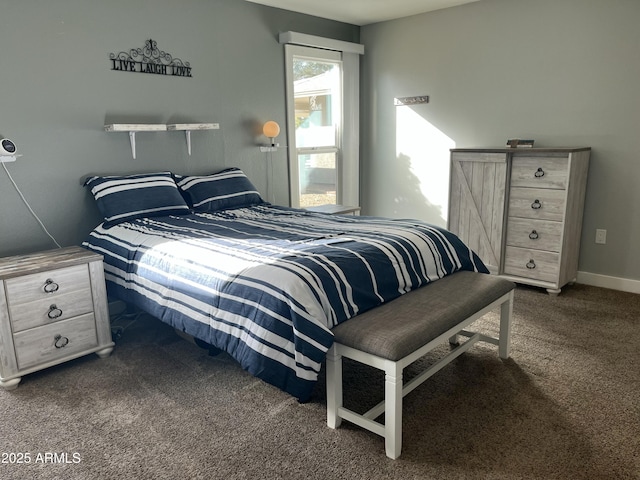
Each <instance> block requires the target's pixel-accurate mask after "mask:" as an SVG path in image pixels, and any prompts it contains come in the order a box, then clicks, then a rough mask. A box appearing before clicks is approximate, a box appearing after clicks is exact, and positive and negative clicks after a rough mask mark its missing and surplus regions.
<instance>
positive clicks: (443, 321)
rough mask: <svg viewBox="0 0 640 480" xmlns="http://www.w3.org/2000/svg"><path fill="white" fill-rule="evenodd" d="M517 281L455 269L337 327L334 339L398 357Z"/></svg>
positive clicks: (373, 351) (488, 302)
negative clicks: (445, 275) (454, 271)
mask: <svg viewBox="0 0 640 480" xmlns="http://www.w3.org/2000/svg"><path fill="white" fill-rule="evenodd" d="M513 288H515V284H514V283H513V282H510V281H508V280H505V279H503V278H499V277H496V276H493V275H487V274H484V273H475V272H468V271H461V272H456V273H454V274H453V275H449V276H447V277H445V278H442V279H440V280H437V281H435V282H433V283H430V284H427V285H425V286H423V287H421V288H418V289H416V290H413V291H411V292H409V293H406V294H404V295H402V296H400V297H399V298H396V299H394V300H392V301H390V302H388V303H386V304H383V305H381V306H379V307H377V308H374V309H372V310H369V311H367V312H364V313H362V314H360V315H357V316H355V317H354V318H352V319H350V320H348V321H346V322H343V323H341V324H340V325H338V326H336V327H335V328H333V330H332V332H333V334H334V336H335V341H336V342H338V343H341V344H342V345H346V346H348V347H352V348H355V349H356V350H360V351H363V352H366V353H371V354H373V355H376V356H378V357H383V358H386V359H389V360H393V361H398V360H400V359H402V358H404V357H406V356H407V355H409V354H411V353H413V352H415V351H416V350H417V349H418V348H420V347H422V346H423V345H426V344H427V343H429V342H430V341H431V340H433V339H434V338H436V337H438V336H439V335H442V334H443V333H444V332H446V331H447V330H448V329H450V328H451V327H453V326H455V325H457V324H458V323H460V322H462V321H463V320H465V319H466V318H468V317H470V316H471V315H473V314H474V313H476V312H478V311H479V310H481V309H483V308H484V307H486V306H487V305H489V304H490V303H491V302H493V301H495V300H497V299H498V298H500V297H501V296H502V295H504V294H505V293H508V292H509V291H511V290H512V289H513Z"/></svg>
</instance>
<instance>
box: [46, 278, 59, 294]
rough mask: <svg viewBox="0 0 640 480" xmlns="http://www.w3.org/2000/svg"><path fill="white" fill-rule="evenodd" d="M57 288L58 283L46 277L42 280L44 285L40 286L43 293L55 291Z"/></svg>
mask: <svg viewBox="0 0 640 480" xmlns="http://www.w3.org/2000/svg"><path fill="white" fill-rule="evenodd" d="M59 288H60V285H58V284H57V283H56V282H54V281H53V280H51V279H50V278H47V280H46V281H45V282H44V285H43V286H42V290H44V292H45V293H53V292H57V291H58V289H59Z"/></svg>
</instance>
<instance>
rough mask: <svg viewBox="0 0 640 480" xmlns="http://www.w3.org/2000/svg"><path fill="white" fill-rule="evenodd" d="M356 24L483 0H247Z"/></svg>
mask: <svg viewBox="0 0 640 480" xmlns="http://www.w3.org/2000/svg"><path fill="white" fill-rule="evenodd" d="M247 1H248V2H253V3H260V4H262V5H268V6H270V7H277V8H283V9H285V10H291V11H294V12H299V13H306V14H308V15H315V16H316V17H322V18H329V19H331V20H338V21H340V22H345V23H351V24H353V25H360V26H362V25H368V24H370V23H376V22H383V21H385V20H393V19H395V18H401V17H408V16H410V15H416V14H418V13H425V12H430V11H432V10H440V9H441V8H448V7H454V6H456V5H462V4H464V3H471V2H477V1H479V0H247Z"/></svg>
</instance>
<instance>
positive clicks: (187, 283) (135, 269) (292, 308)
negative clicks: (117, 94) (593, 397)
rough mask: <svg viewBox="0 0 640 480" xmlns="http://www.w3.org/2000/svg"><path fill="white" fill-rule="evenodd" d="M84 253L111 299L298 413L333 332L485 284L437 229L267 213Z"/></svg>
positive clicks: (172, 223) (158, 232)
mask: <svg viewBox="0 0 640 480" xmlns="http://www.w3.org/2000/svg"><path fill="white" fill-rule="evenodd" d="M83 245H84V246H85V247H87V248H89V249H91V250H94V251H96V252H98V253H101V254H103V255H104V257H105V276H106V280H107V288H108V292H109V295H111V296H114V297H116V298H119V299H121V300H124V301H126V302H130V303H132V304H134V305H137V306H138V307H140V308H141V309H142V310H144V311H146V312H148V313H150V314H151V315H153V316H155V317H157V318H159V319H160V320H162V321H164V322H166V323H168V324H170V325H172V326H173V327H175V328H177V329H180V330H182V331H185V332H186V333H188V334H190V335H192V336H194V337H196V338H199V339H201V340H203V341H205V342H207V343H210V344H212V345H214V346H216V347H218V348H220V349H222V350H224V351H226V352H227V353H229V354H230V355H231V356H232V357H233V358H235V359H236V360H237V361H238V362H239V363H240V364H241V365H242V367H243V368H244V369H246V370H247V371H248V372H250V373H251V374H253V375H255V376H256V377H259V378H261V379H263V380H265V381H267V382H269V383H271V384H273V385H275V386H277V387H279V388H281V389H282V390H284V391H286V392H289V393H290V394H292V395H294V396H295V397H297V398H299V399H300V400H301V401H305V400H307V399H308V398H309V396H310V395H311V391H312V389H313V385H314V384H315V381H316V379H317V376H318V372H319V371H320V366H321V362H322V361H323V359H324V357H325V353H326V351H327V350H328V349H329V347H330V346H331V343H332V340H333V336H332V333H331V331H330V329H331V328H332V327H334V326H335V325H337V324H338V323H340V322H343V321H345V320H347V319H348V318H351V317H353V316H354V315H357V314H358V313H361V312H364V311H365V310H368V309H370V308H373V307H375V306H377V305H380V304H381V303H383V302H386V301H388V300H391V299H393V298H396V297H398V296H399V295H402V294H403V293H406V292H408V291H410V290H412V289H414V288H416V287H419V286H422V285H424V284H426V283H428V282H431V281H434V280H437V279H439V278H442V277H443V276H445V275H448V274H450V273H453V272H456V271H458V270H472V271H480V272H487V270H486V267H485V266H484V265H483V264H482V262H481V261H480V259H479V258H478V257H477V256H476V255H475V254H474V253H473V252H472V251H470V250H469V248H468V247H467V246H465V245H464V244H463V243H462V242H461V241H460V240H459V239H458V238H457V237H456V236H455V235H453V234H452V233H450V232H447V231H446V230H444V229H441V228H438V227H434V226H432V225H428V224H425V223H421V222H418V221H414V220H390V219H382V218H374V217H357V216H335V215H326V214H318V213H311V212H306V211H302V210H294V209H288V208H284V207H275V206H269V205H261V206H255V207H250V208H242V209H236V210H227V211H223V212H218V213H215V214H210V213H206V214H205V213H200V214H193V215H187V216H167V217H156V218H144V219H138V220H133V221H130V222H125V223H122V224H120V225H117V226H114V227H111V228H109V229H105V228H103V227H102V226H99V227H97V228H96V229H95V230H94V231H93V232H92V233H91V234H90V236H89V238H88V239H87V241H86V242H84V244H83ZM461 293H462V292H461Z"/></svg>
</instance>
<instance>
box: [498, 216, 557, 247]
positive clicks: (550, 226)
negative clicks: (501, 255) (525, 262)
mask: <svg viewBox="0 0 640 480" xmlns="http://www.w3.org/2000/svg"><path fill="white" fill-rule="evenodd" d="M561 244H562V223H560V222H552V221H550V220H535V219H531V218H513V217H509V220H508V221H507V245H511V246H514V247H523V248H532V249H536V250H548V251H551V252H559V251H560V246H561Z"/></svg>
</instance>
